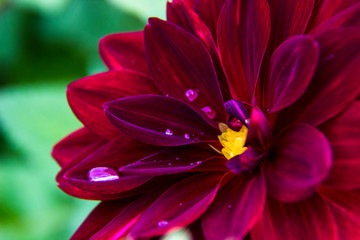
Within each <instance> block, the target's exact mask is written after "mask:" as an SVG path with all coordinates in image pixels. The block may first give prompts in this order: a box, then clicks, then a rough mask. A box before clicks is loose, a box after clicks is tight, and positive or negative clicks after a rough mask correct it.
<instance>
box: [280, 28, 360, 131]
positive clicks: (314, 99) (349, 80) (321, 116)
mask: <svg viewBox="0 0 360 240" xmlns="http://www.w3.org/2000/svg"><path fill="white" fill-rule="evenodd" d="M316 40H317V42H318V43H319V46H320V53H321V54H320V59H319V64H318V67H317V69H316V71H315V74H314V77H313V80H312V81H311V83H310V85H309V87H308V88H307V90H306V92H305V94H303V96H302V97H301V98H300V99H299V100H298V101H297V102H295V103H294V104H293V105H292V106H291V107H289V108H286V109H284V111H283V112H282V114H281V116H279V119H278V120H279V125H280V126H286V125H287V124H288V122H294V121H299V122H304V123H308V124H311V125H314V126H318V125H320V124H322V123H324V122H326V121H327V120H329V119H331V118H332V117H335V116H336V115H338V114H339V113H341V112H342V111H344V110H345V108H347V107H348V106H349V105H350V104H351V103H353V102H354V101H355V99H356V98H357V97H358V96H359V94H360V81H358V76H359V75H360V68H359V67H358V66H359V65H360V44H359V41H360V31H359V28H356V27H346V28H345V27H344V28H336V29H333V30H329V31H327V32H325V33H324V34H321V35H320V36H318V37H317V38H316ZM329 96H330V97H329Z"/></svg>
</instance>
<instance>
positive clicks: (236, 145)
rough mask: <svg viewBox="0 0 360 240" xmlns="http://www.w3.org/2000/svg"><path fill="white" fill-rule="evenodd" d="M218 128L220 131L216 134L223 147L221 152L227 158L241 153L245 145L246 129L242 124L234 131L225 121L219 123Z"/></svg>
mask: <svg viewBox="0 0 360 240" xmlns="http://www.w3.org/2000/svg"><path fill="white" fill-rule="evenodd" d="M219 129H220V131H221V132H222V134H221V135H219V136H218V138H219V141H220V143H221V145H222V146H223V147H224V148H223V149H222V150H221V152H222V154H224V156H225V157H226V158H227V159H230V158H232V157H234V156H236V155H239V154H242V153H243V152H244V151H245V150H246V149H247V147H244V144H245V141H246V136H247V132H248V129H247V127H245V126H242V128H241V129H240V131H238V132H236V131H234V130H232V129H231V128H229V127H228V126H227V125H226V124H225V123H219Z"/></svg>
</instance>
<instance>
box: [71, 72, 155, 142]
mask: <svg viewBox="0 0 360 240" xmlns="http://www.w3.org/2000/svg"><path fill="white" fill-rule="evenodd" d="M150 93H151V94H159V90H158V89H157V88H156V87H155V85H154V83H153V80H152V79H151V78H149V77H148V76H146V75H144V74H142V73H139V72H134V71H129V70H123V71H110V72H106V73H100V74H96V75H93V76H89V77H85V78H83V79H80V80H77V81H75V82H72V83H71V84H69V86H68V89H67V98H68V101H69V105H70V107H71V109H72V110H73V112H74V114H75V115H76V116H77V118H78V119H79V120H80V121H81V122H82V123H83V124H84V125H85V126H86V127H87V128H88V129H89V130H90V131H92V132H94V133H95V134H97V135H99V136H102V137H104V138H106V139H111V138H114V137H117V136H119V135H121V133H120V132H119V130H117V129H116V128H115V127H113V126H112V125H111V123H110V122H109V120H107V119H106V117H105V114H104V111H103V109H102V105H103V104H104V103H105V102H108V101H111V100H114V99H118V98H122V97H127V96H133V95H139V94H150Z"/></svg>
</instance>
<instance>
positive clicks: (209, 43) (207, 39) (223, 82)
mask: <svg viewBox="0 0 360 240" xmlns="http://www.w3.org/2000/svg"><path fill="white" fill-rule="evenodd" d="M220 2H221V1H209V0H207V2H206V4H207V9H209V5H215V4H220V5H221V6H222V3H220ZM210 7H213V6H210ZM220 9H221V8H220ZM166 12H167V19H168V21H170V22H173V23H175V24H176V25H178V26H180V27H182V28H183V29H185V30H186V31H188V32H190V33H192V34H193V35H194V36H195V37H197V38H198V39H200V40H201V41H202V42H203V43H204V45H205V46H206V47H207V49H208V50H209V53H210V55H211V57H212V60H213V62H214V66H215V70H216V72H217V76H218V79H219V83H220V88H221V92H222V94H223V97H224V99H226V100H228V99H231V96H230V92H229V87H228V85H227V79H226V77H225V74H224V71H223V69H222V66H221V63H220V59H219V54H218V49H217V46H216V43H215V40H214V38H213V36H212V33H211V31H210V29H209V28H208V26H207V25H206V24H205V23H204V22H203V20H202V19H201V18H200V17H199V15H197V14H196V13H195V12H194V11H193V10H192V9H191V8H190V7H189V6H188V4H186V3H184V2H183V1H182V0H174V1H172V2H168V3H167V8H166Z"/></svg>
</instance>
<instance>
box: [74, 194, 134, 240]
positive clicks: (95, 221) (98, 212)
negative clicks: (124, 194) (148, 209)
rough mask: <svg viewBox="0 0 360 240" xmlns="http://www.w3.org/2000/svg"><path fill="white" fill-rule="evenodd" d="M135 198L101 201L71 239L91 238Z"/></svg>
mask: <svg viewBox="0 0 360 240" xmlns="http://www.w3.org/2000/svg"><path fill="white" fill-rule="evenodd" d="M132 200H133V199H129V198H127V199H122V200H115V201H107V202H101V203H100V204H99V205H98V206H97V207H96V208H95V209H94V210H93V211H92V212H91V213H90V214H89V216H88V217H87V218H86V219H85V221H84V222H83V223H82V224H81V226H80V227H79V228H78V229H77V230H76V232H75V233H74V235H73V236H72V237H71V238H70V240H81V239H90V238H91V237H92V236H93V235H94V234H95V233H96V232H97V231H99V230H100V229H101V228H103V227H104V226H105V225H106V224H107V223H108V222H110V221H111V220H112V218H113V217H115V216H116V215H117V214H118V213H119V212H121V211H122V210H123V209H124V208H125V207H126V206H127V205H129V203H131V201H132Z"/></svg>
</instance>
